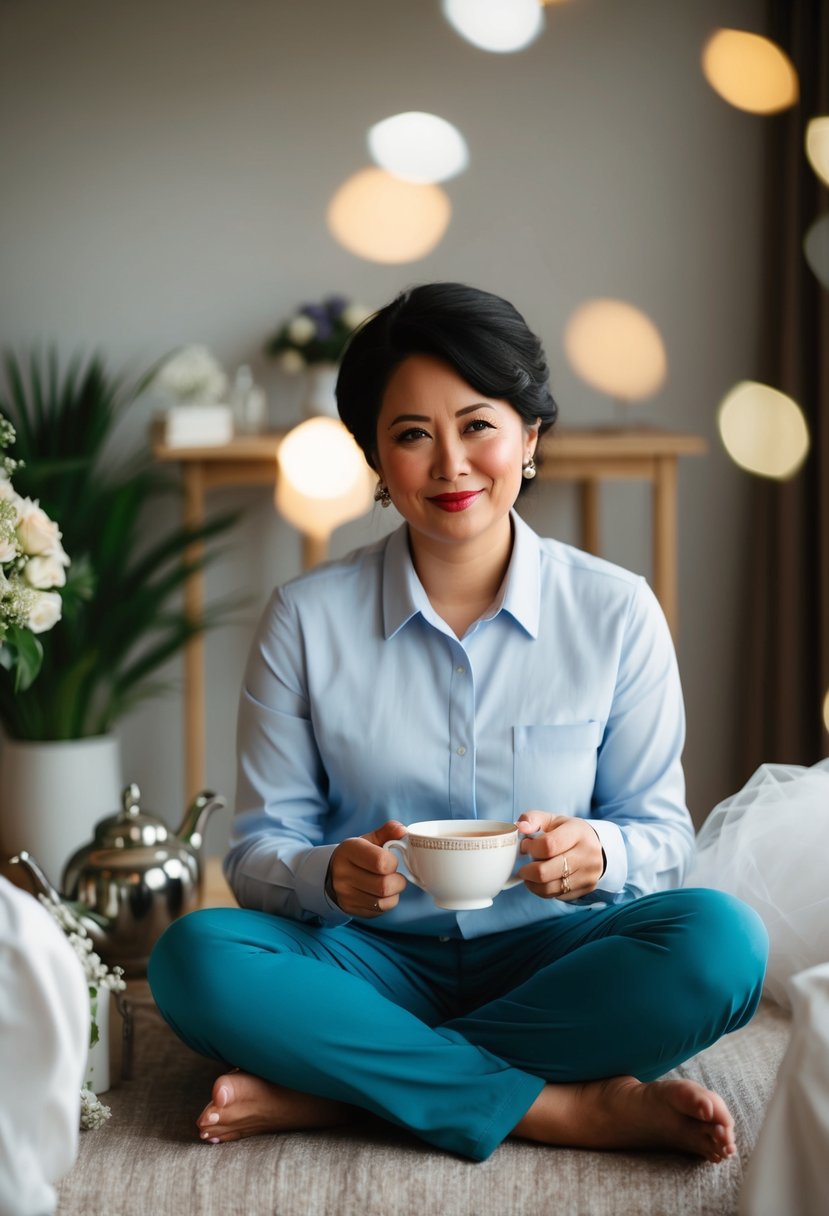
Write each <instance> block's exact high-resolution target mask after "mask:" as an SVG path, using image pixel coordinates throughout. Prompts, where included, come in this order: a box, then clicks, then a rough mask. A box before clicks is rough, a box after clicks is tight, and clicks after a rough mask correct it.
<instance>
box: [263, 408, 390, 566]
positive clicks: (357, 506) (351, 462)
mask: <svg viewBox="0 0 829 1216" xmlns="http://www.w3.org/2000/svg"><path fill="white" fill-rule="evenodd" d="M276 460H277V474H278V475H277V479H276V494H275V501H276V506H277V509H278V510H279V513H280V514H281V515H282V516H284V518H285V519H287V520H288V522H289V523H291V524H293V525H294V527H295V528H298V529H299V531H300V532H301V533H302V535H303V565H304V567H305V569H306V570H307V569H309V568H310V567H311V566H315V565H316V564H317V562H319V561H323V560H324V559H325V557H326V555H327V553H328V542H329V540H330V537H331V533H332V532H333V531H334V529H335V528H338V527H339V526H340V525H341V524H344V523H347V522H348V521H349V520H350V519H357V517H358V516H360V515H363V514H365V512H366V511H367V510H368V509H369V507H370V506H371V503H372V475H371V471H370V470H369V467H368V465H367V464H366V461H365V457H364V456H363V453H362V452H361V451H360V449H359V447H358V446H357V444H356V443H355V442H354V439H353V438H352V436H351V435H350V434H349V432H348V431H347V430H346V428H345V426H344V425H343V424H342V422H340V421H339V419H335V418H323V417H318V418H308V419H307V420H306V421H305V422H301V423H300V424H299V426H296V427H294V429H293V430H292V431H289V432H288V434H287V435H286V436H285V438H284V439H283V440H282V442H281V443H280V445H279V450H278V452H277V457H276Z"/></svg>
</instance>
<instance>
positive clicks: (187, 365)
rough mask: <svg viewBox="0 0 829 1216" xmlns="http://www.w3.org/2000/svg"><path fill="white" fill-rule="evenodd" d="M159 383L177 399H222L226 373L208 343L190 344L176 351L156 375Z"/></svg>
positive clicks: (203, 400)
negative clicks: (212, 353)
mask: <svg viewBox="0 0 829 1216" xmlns="http://www.w3.org/2000/svg"><path fill="white" fill-rule="evenodd" d="M156 383H157V384H158V386H159V387H160V388H161V389H162V390H163V391H164V392H166V393H168V394H169V395H170V396H171V397H175V399H176V400H177V401H183V402H186V401H198V402H200V403H202V402H203V403H208V402H214V401H220V400H221V398H222V396H223V395H224V392H225V389H226V388H227V376H226V375H225V374H224V372H223V371H222V369H221V367H220V366H219V364H218V363H217V362H216V360H215V359H214V358H213V356H212V355H211V353H210V351H209V350H208V349H207V347H206V346H200V345H195V346H187V347H185V348H184V350H182V351H179V353H178V354H177V355H173V357H172V358H171V359H168V360H167V362H166V363H165V364H164V365H163V367H162V368H161V370H160V371H159V372H158V375H157V376H156Z"/></svg>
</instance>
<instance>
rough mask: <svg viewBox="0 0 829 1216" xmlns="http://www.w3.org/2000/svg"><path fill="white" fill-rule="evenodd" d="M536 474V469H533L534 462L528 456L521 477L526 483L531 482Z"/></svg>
mask: <svg viewBox="0 0 829 1216" xmlns="http://www.w3.org/2000/svg"><path fill="white" fill-rule="evenodd" d="M537 472H538V469H537V468H536V467H535V461H534V460H533V458H532V456H530V458H529V460H528V461H527V463H526V464H525V465H524V467H523V468H522V470H521V476H522V477H523V478H524V479H525V480H526V481H532V479H533V478H534V477H535V475H536V473H537Z"/></svg>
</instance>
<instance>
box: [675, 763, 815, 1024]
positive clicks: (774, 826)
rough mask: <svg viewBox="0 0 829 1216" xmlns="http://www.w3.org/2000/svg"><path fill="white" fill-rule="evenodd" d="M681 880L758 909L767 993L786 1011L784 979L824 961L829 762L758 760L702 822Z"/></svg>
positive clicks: (788, 1004) (787, 1005) (787, 998)
mask: <svg viewBox="0 0 829 1216" xmlns="http://www.w3.org/2000/svg"><path fill="white" fill-rule="evenodd" d="M685 885H686V886H689V887H690V886H697V887H716V888H717V889H719V890H721V891H729V892H731V894H733V895H737V896H738V897H739V898H740V899H742V900H744V901H745V902H746V903H747V904H750V905H751V907H752V908H754V909H755V911H756V912H758V913H759V914H760V916H761V917H762V919H763V921H764V922H765V925H766V928H767V930H768V933H769V941H770V951H769V966H768V971H767V974H766V982H765V992H766V995H767V996H770V997H771V998H772V999H773V1000H775V1001H776V1002H777V1003H778V1004H779V1005H783V1006H784V1007H785V1008H788V1009H790V1008H791V999H790V997H789V994H788V992H787V991H786V983H787V981H788V980H789V979H790V978H791V977H792V976H793V975H796V974H797V973H798V972H800V971H804V970H805V969H806V968H807V967H815V966H817V965H818V964H820V963H827V962H829V760H822V761H821V762H820V763H819V764H816V765H814V766H813V767H812V768H804V767H802V766H800V765H794V764H764V765H762V766H761V767H760V768H759V769H758V770H757V772H756V773H755V774H754V776H753V777H752V778H751V780H750V781H748V783H747V784H746V785H745V786H744V787H743V788H742V789H741V790H740V791H739V793H737V794H733V795H732V796H731V797H729V798H726V799H725V801H724V802H721V803H720V804H719V806H717V807H715V808H714V810H713V811H712V812H711V814H710V815H709V816H708V818H707V819H706V821H705V823H704V824H703V826H702V828H701V829H700V832H699V834H698V836H697V859H696V862H695V865H694V867H693V870H692V872H691V873H690V875H689V876H688V878H687V879H686V883H685Z"/></svg>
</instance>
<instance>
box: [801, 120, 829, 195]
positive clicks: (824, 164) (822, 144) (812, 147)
mask: <svg viewBox="0 0 829 1216" xmlns="http://www.w3.org/2000/svg"><path fill="white" fill-rule="evenodd" d="M806 155H807V156H808V158H809V164H810V165H811V166H812V168H813V169H814V171H815V173H816V174H817V175H818V177H819V178H820V180H821V181H822V182H823V183H824V184H825V185H827V186H829V117H822V118H813V119H812V120H811V122H809V123H808V125H807V127H806Z"/></svg>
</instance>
